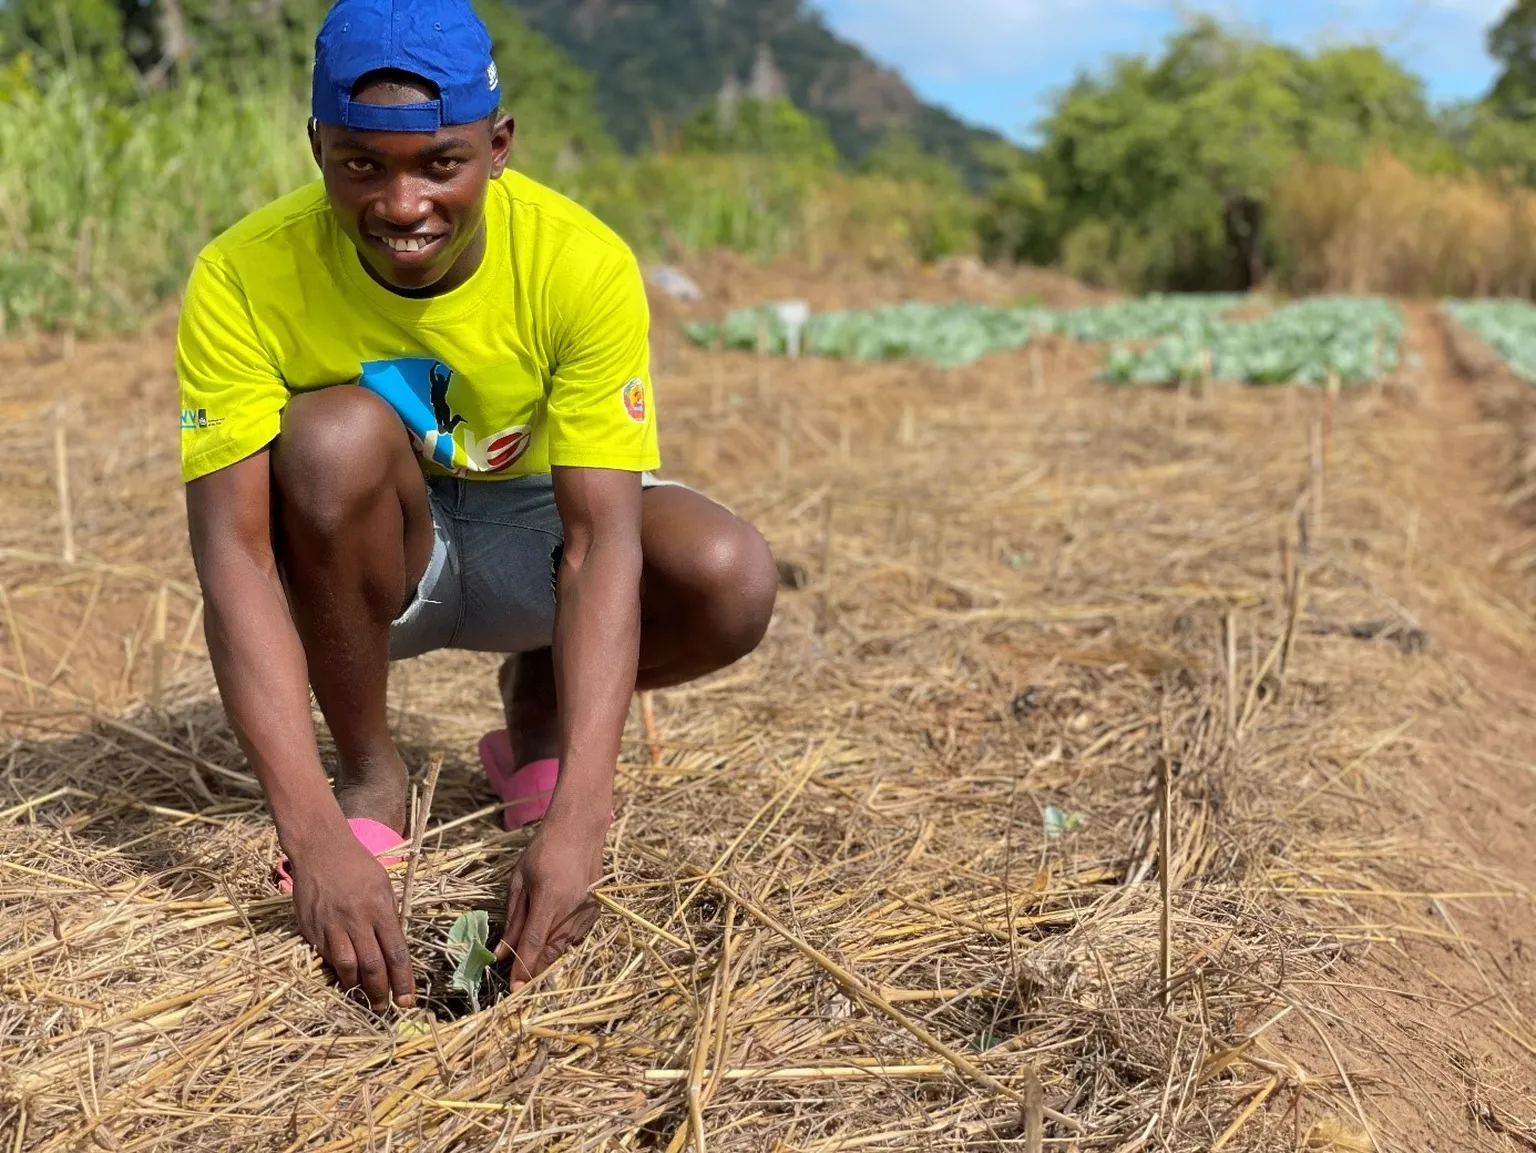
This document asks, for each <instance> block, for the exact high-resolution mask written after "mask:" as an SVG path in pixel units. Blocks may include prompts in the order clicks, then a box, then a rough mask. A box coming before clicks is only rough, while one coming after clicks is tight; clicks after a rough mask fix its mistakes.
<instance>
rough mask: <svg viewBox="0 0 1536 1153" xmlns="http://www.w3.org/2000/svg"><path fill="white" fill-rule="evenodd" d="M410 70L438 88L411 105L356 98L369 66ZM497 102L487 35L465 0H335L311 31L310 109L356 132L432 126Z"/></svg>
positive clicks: (475, 114) (472, 115) (486, 110)
mask: <svg viewBox="0 0 1536 1153" xmlns="http://www.w3.org/2000/svg"><path fill="white" fill-rule="evenodd" d="M382 69H392V70H394V71H398V72H408V73H410V74H411V75H413V76H419V77H420V78H421V79H423V80H427V81H430V82H431V83H432V84H433V85H435V86H436V87H437V91H438V98H437V99H436V100H427V101H423V102H421V103H417V104H399V105H394V106H388V105H383V104H358V103H354V102H353V100H352V89H353V88H354V87H356V85H357V82H358V81H359V80H360V79H362V78H363V77H364V76H366V75H368V74H369V73H370V72H378V71H380V70H382ZM500 104H501V78H500V77H499V75H498V74H497V72H496V62H495V61H494V60H492V59H491V36H490V33H489V32H487V31H486V30H485V24H484V23H483V22H482V21H481V19H480V17H479V16H478V15H476V14H475V10H474V8H473V7H472V6H471V4H470V0H337V2H336V4H335V5H334V6H333V7H332V8H331V10H330V11H329V12H328V13H326V17H325V23H324V24H322V25H321V26H320V35H319V36H317V37H316V38H315V84H314V97H313V101H312V104H311V113H312V115H313V116H314V118H315V119H316V120H318V121H319V122H320V123H322V124H340V125H344V126H345V127H347V128H352V129H355V130H357V131H359V132H436V131H437V130H438V129H439V128H442V127H443V126H444V125H448V124H472V123H474V122H475V121H477V120H484V119H485V118H486V117H488V116H490V115H491V113H493V112H495V111H496V109H497V108H498V107H499V106H500Z"/></svg>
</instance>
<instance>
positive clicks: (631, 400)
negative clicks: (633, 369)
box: [620, 376, 645, 424]
mask: <svg viewBox="0 0 1536 1153" xmlns="http://www.w3.org/2000/svg"><path fill="white" fill-rule="evenodd" d="M620 395H622V396H623V398H624V411H625V412H627V413H629V419H630V420H632V421H634V422H635V423H636V424H644V423H645V382H644V381H642V380H641V379H640V378H639V377H638V376H636V377H633V378H632V379H630V380H627V381H625V382H624V387H623V389H621V390H620Z"/></svg>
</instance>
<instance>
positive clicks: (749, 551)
mask: <svg viewBox="0 0 1536 1153" xmlns="http://www.w3.org/2000/svg"><path fill="white" fill-rule="evenodd" d="M697 563H698V566H699V568H698V571H697V580H698V582H699V585H700V586H701V587H702V588H704V589H705V590H707V596H708V600H709V612H708V614H707V616H708V619H709V621H710V623H711V625H712V626H713V627H712V628H711V630H710V632H711V633H712V634H713V635H712V636H711V638H710V640H711V642H712V647H714V648H716V649H717V650H718V651H717V652H716V654H715V655H716V657H717V658H718V659H719V660H720V661H721V663H722V664H729V663H730V662H732V661H735V660H739V659H740V658H742V657H744V656H746V655H747V654H748V653H750V652H751V651H752V650H753V649H755V648H757V646H758V644H759V643H761V641H762V639H763V635H764V634H765V633H766V632H767V631H768V623H769V621H770V620H772V618H773V603H774V598H775V597H776V596H777V594H778V587H779V580H778V568H777V566H776V565H775V564H774V560H773V553H772V551H771V550H770V549H769V548H768V542H767V541H765V540H764V539H763V538H762V536H761V534H759V533H758V531H757V530H756V529H755V528H753V527H752V526H751V525H749V524H746V523H745V522H742V521H738V522H736V524H735V526H734V527H733V528H732V530H731V531H729V532H725V533H721V534H720V535H719V536H717V537H715V538H714V539H713V540H711V541H710V542H709V544H708V545H707V546H706V547H704V548H703V549H701V550H700V553H699V556H698V559H697Z"/></svg>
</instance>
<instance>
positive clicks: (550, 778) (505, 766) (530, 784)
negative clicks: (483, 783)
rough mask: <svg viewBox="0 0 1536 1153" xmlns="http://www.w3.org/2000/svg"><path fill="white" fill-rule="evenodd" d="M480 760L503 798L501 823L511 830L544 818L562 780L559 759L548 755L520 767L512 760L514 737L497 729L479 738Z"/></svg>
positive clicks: (499, 795)
mask: <svg viewBox="0 0 1536 1153" xmlns="http://www.w3.org/2000/svg"><path fill="white" fill-rule="evenodd" d="M480 763H481V764H483V765H484V766H485V775H486V776H487V777H489V778H490V781H491V788H493V789H495V790H496V795H497V796H498V797H500V798H501V799H502V803H503V808H502V813H501V823H502V825H503V826H504V827H505V828H506V829H507V831H508V832H516V831H517V830H518V829H520V828H522V827H523V826H524V825H531V824H533V822H534V821H538V820H542V819H543V817H544V814H545V813H546V812H547V811H548V810H549V798H550V797H551V796H552V795H553V794H554V791H555V784H556V782H558V781H559V779H560V762H559V760H557V759H556V758H554V757H549V758H546V759H545V760H542V761H530V762H528V764H526V765H523V766H521V767H517V766H515V765H513V763H512V738H511V736H509V735H508V733H507V730H506V729H497V730H496V731H495V732H493V733H486V734H485V736H483V737H481V738H480Z"/></svg>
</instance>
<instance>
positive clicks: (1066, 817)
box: [1045, 805, 1086, 841]
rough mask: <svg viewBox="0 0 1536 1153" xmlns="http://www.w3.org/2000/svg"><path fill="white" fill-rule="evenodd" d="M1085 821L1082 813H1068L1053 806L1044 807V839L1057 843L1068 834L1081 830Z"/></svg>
mask: <svg viewBox="0 0 1536 1153" xmlns="http://www.w3.org/2000/svg"><path fill="white" fill-rule="evenodd" d="M1085 819H1086V818H1084V816H1083V814H1082V813H1069V812H1067V811H1066V810H1065V809H1060V808H1057V807H1056V806H1055V805H1046V806H1045V839H1046V840H1048V841H1059V840H1061V838H1062V837H1065V836H1066V835H1067V834H1068V833H1075V832H1077V830H1078V829H1080V828H1082V827H1083V821H1084V820H1085Z"/></svg>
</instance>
